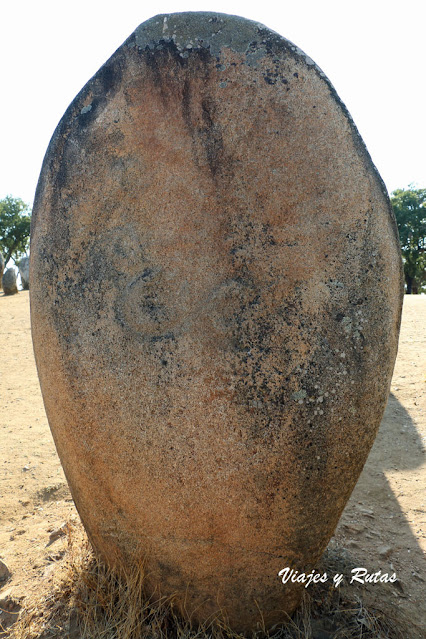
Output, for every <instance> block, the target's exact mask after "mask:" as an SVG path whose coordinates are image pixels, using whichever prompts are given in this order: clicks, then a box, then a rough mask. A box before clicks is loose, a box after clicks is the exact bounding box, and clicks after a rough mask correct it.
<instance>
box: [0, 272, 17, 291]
mask: <svg viewBox="0 0 426 639" xmlns="http://www.w3.org/2000/svg"><path fill="white" fill-rule="evenodd" d="M1 284H2V287H3V291H4V294H5V295H14V294H15V293H17V292H18V285H17V283H16V271H15V269H14V268H8V269H7V270H6V271H5V272H4V273H3V277H2V279H1Z"/></svg>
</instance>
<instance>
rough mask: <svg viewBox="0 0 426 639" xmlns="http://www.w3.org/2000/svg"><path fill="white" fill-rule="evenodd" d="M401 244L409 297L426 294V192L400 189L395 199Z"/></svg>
mask: <svg viewBox="0 0 426 639" xmlns="http://www.w3.org/2000/svg"><path fill="white" fill-rule="evenodd" d="M391 202H392V206H393V210H394V213H395V217H396V223H397V225H398V231H399V241H400V243H401V251H402V260H403V262H404V277H405V288H406V291H405V292H406V293H407V294H408V295H411V294H412V293H414V294H416V293H426V189H415V188H413V186H412V185H410V186H409V187H408V189H397V190H396V191H394V192H393V193H392V195H391Z"/></svg>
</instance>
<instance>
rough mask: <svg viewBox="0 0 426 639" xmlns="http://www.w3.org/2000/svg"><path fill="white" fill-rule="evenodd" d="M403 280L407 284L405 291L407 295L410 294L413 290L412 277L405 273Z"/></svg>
mask: <svg viewBox="0 0 426 639" xmlns="http://www.w3.org/2000/svg"><path fill="white" fill-rule="evenodd" d="M405 282H406V284H407V290H406V293H407V295H411V293H412V292H413V278H412V277H410V276H409V275H405Z"/></svg>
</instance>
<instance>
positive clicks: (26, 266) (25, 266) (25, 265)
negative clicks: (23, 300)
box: [19, 257, 30, 291]
mask: <svg viewBox="0 0 426 639" xmlns="http://www.w3.org/2000/svg"><path fill="white" fill-rule="evenodd" d="M19 274H20V276H21V282H22V288H23V289H24V291H28V289H29V288H30V258H29V257H23V258H22V260H21V261H20V262H19Z"/></svg>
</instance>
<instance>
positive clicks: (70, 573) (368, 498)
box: [0, 291, 426, 639]
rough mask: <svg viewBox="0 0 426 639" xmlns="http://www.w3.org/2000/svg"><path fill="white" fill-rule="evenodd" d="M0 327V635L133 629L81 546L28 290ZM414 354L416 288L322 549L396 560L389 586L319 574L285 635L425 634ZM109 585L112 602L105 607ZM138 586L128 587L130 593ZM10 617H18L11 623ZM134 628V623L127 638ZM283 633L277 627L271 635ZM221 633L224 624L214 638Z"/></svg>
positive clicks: (111, 633)
mask: <svg viewBox="0 0 426 639" xmlns="http://www.w3.org/2000/svg"><path fill="white" fill-rule="evenodd" d="M0 326H1V327H2V337H3V347H2V349H1V350H0V370H1V373H2V386H1V396H2V410H1V411H0V450H1V451H2V460H1V464H0V556H1V559H2V560H3V561H4V562H5V563H6V564H7V565H8V567H9V568H10V570H11V572H12V576H11V578H10V579H9V580H8V581H7V582H2V583H0V601H5V602H7V603H8V608H10V609H9V610H8V611H6V612H4V613H3V612H1V613H0V620H1V623H2V624H4V625H5V626H8V629H7V630H6V633H5V635H4V636H5V637H10V639H12V638H13V639H23V638H24V637H26V638H27V639H35V638H36V637H37V638H40V639H49V637H50V638H52V639H54V638H57V639H84V638H86V639H88V638H89V637H90V639H96V637H104V638H105V639H112V638H113V637H114V638H115V639H122V638H124V637H126V634H125V633H126V632H127V637H129V636H132V635H131V634H130V635H129V625H128V624H129V623H133V622H132V619H131V615H130V616H129V614H128V609H130V607H131V606H130V603H129V601H130V600H132V601H135V593H134V592H133V589H128V588H127V586H126V585H125V582H124V585H123V582H122V581H120V582H118V581H117V580H116V579H115V578H114V577H113V576H108V573H105V571H103V570H102V568H101V567H100V566H99V565H98V564H97V562H96V560H95V558H94V557H93V555H92V554H91V552H90V549H89V548H88V546H87V542H86V541H85V537H84V535H82V532H81V527H80V525H79V523H78V516H77V513H76V511H75V507H74V504H73V502H72V499H71V496H70V494H69V491H68V487H67V485H66V482H65V478H64V475H63V471H62V468H61V466H60V463H59V460H58V457H57V454H56V451H55V448H54V445H53V441H52V437H51V435H50V431H49V427H48V424H47V420H46V415H45V412H44V407H43V402H42V399H41V395H40V390H39V385H38V379H37V373H36V370H35V365H34V358H33V354H32V345H31V335H30V325H29V305H28V292H25V291H24V292H20V293H19V294H18V295H15V296H12V297H4V296H3V295H0ZM425 361H426V297H420V296H408V297H406V299H405V302H404V311H403V320H402V327H401V338H400V347H399V354H398V359H397V363H396V367H395V373H394V377H393V381H392V388H391V396H390V398H389V402H388V406H387V409H386V412H385V416H384V418H383V421H382V425H381V428H380V431H379V434H378V437H377V439H376V442H375V444H374V446H373V449H372V451H371V453H370V456H369V459H368V461H367V464H366V466H365V468H364V470H363V473H362V475H361V477H360V480H359V482H358V484H357V486H356V488H355V490H354V493H353V494H352V497H351V499H350V501H349V503H348V504H347V506H346V508H345V511H344V513H343V516H342V518H341V520H340V523H339V525H338V528H337V530H336V533H335V535H334V537H333V539H332V540H331V542H330V544H329V549H328V552H327V555H326V557H325V559H324V565H325V569H327V571H328V572H330V574H334V573H336V572H340V573H344V574H345V575H348V574H349V573H350V570H351V568H352V567H354V566H366V567H367V568H368V569H369V570H371V571H374V570H378V569H381V570H382V571H390V570H395V572H396V573H397V576H398V581H397V582H396V584H394V586H392V584H371V585H368V586H361V585H357V586H354V585H352V586H350V585H349V584H348V583H346V585H342V587H341V588H340V589H338V590H334V589H333V588H329V587H328V585H329V584H325V587H324V588H322V589H316V590H313V588H312V587H309V588H308V589H307V593H306V600H305V602H304V606H303V608H302V610H301V611H299V612H298V613H297V615H295V617H294V619H293V620H292V623H291V624H290V625H289V627H288V630H286V632H287V637H293V638H296V637H297V638H298V639H304V638H306V637H310V638H312V639H337V638H340V639H344V638H345V637H357V638H362V639H367V638H371V639H373V637H374V638H375V639H376V638H380V637H387V638H389V639H394V638H397V637H398V630H397V628H402V630H401V631H400V632H399V637H401V636H402V637H403V638H404V639H424V637H425V636H426V627H425V622H426V601H425V584H426V570H425V560H424V552H425V550H426V537H425V531H424V524H425V521H424V506H425V502H426V499H425V487H426V465H425V457H424V447H423V443H424V442H425V441H426V420H425V413H426V394H425V392H424V390H425V385H426V384H425V382H426V376H425ZM64 522H67V526H66V528H67V529H70V530H71V528H72V534H71V533H70V535H71V536H70V535H68V536H66V535H61V534H60V533H61V532H63V531H64V530H63V529H62V525H63V524H64ZM70 525H71V528H70ZM61 529H62V531H61ZM318 568H319V569H321V567H318ZM117 584H118V588H117ZM119 593H120V597H119V599H120V602H121V605H120V606H118V607H117V606H116V604H115V603H114V606H113V607H111V602H116V599H117V597H118V595H119ZM139 596H140V591H139V592H138V591H137V590H136V601H137V597H139ZM77 604H78V605H77ZM137 608H138V607H137ZM108 610H109V613H108ZM138 610H139V611H140V610H142V611H145V613H146V614H145V615H143V614H142V615H141V616H138V617H133V619H134V623H138V624H142V627H143V632H142V636H144V637H150V639H154V638H155V639H156V638H157V637H158V639H164V638H165V637H166V636H167V637H170V638H171V639H172V638H173V639H175V638H176V639H177V638H178V637H179V639H184V638H185V636H187V637H188V639H189V637H191V639H192V637H197V639H198V638H199V639H201V637H202V635H203V632H202V631H199V632H197V631H195V630H193V631H192V633H191V631H190V629H189V628H188V627H187V626H185V624H178V623H176V621H175V619H174V617H173V614H172V613H171V612H167V611H166V610H164V609H163V610H162V612H161V613H160V612H156V613H155V614H154V611H153V609H152V607H151V606H148V607H143V606H140V607H139V608H138ZM117 611H118V613H119V614H118V616H115V612H117ZM120 611H121V612H120ZM123 611H124V614H123ZM41 613H42V614H41ZM111 613H112V614H113V616H111ZM138 614H139V613H138ZM78 615H80V622H78V618H79V617H78ZM19 617H20V621H19V622H18V624H15V626H14V627H13V626H11V625H10V624H11V623H12V622H13V621H15V620H16V619H17V618H19ZM146 617H148V619H147V620H146ZM407 618H408V619H409V623H407V622H406V621H404V620H406V619H407ZM84 619H85V620H86V622H84ZM90 619H91V620H92V625H91V626H90V625H88V624H89V621H90ZM29 622H30V623H29ZM152 622H154V625H153V624H152ZM79 623H80V624H82V627H83V629H80V628H79ZM67 624H68V625H67ZM84 624H86V630H84ZM93 624H95V627H96V628H97V630H94V629H93V628H94V626H93ZM126 624H127V626H126ZM309 624H310V626H309ZM385 624H387V625H388V627H387V628H386V625H385ZM309 627H311V628H312V632H311V631H310V630H309ZM389 627H390V628H389ZM336 628H337V630H336ZM380 628H381V629H380ZM130 632H133V630H131V631H130ZM19 633H20V634H19ZM84 633H85V634H84ZM0 634H1V633H0ZM219 634H220V633H219ZM137 636H138V635H137V632H136V631H134V634H133V637H132V639H133V638H134V639H137ZM285 636H286V635H285V634H284V631H281V632H280V639H284V638H285ZM222 638H223V639H224V633H223V632H222V637H218V639H222ZM231 639H235V637H231ZM277 639H278V638H277Z"/></svg>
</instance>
